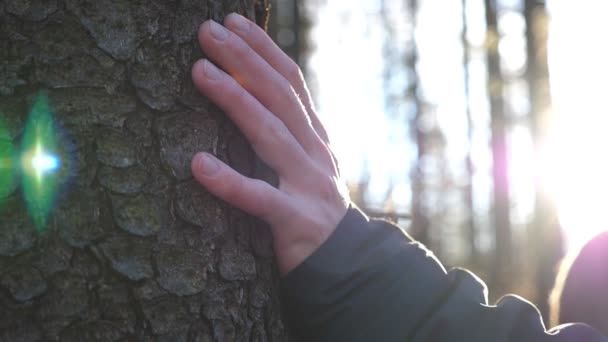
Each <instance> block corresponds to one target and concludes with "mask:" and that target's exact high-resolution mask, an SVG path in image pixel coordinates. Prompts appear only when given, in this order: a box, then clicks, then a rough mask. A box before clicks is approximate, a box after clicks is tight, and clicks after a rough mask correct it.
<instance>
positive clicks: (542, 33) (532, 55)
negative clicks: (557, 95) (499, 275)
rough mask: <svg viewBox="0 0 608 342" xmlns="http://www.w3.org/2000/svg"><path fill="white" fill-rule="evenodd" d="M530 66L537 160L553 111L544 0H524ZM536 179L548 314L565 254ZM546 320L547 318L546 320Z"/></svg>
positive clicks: (540, 280)
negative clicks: (551, 293)
mask: <svg viewBox="0 0 608 342" xmlns="http://www.w3.org/2000/svg"><path fill="white" fill-rule="evenodd" d="M524 13H525V19H526V41H527V56H528V58H527V61H528V65H527V70H526V79H527V82H528V88H529V89H530V90H529V91H530V111H531V117H532V136H533V138H534V146H535V148H536V156H537V158H536V159H537V160H538V159H539V157H541V153H542V146H543V144H544V141H545V139H546V135H547V132H546V130H547V128H548V123H549V115H550V112H551V94H550V87H549V66H548V60H547V50H548V47H547V35H548V30H549V28H548V17H547V12H546V8H545V2H544V1H532V0H526V1H525V8H524ZM536 177H537V178H536V179H535V186H536V191H535V196H536V198H535V208H534V215H535V217H534V222H533V224H532V226H531V227H530V239H529V240H530V241H531V243H532V246H530V248H529V249H530V250H531V251H532V252H533V253H534V254H533V255H532V257H533V258H532V260H536V265H535V266H536V267H535V277H536V287H537V289H538V294H537V298H538V300H537V306H538V308H539V310H540V311H541V313H542V314H543V317H545V319H547V320H548V318H549V304H548V298H549V293H550V291H551V288H552V287H553V283H554V281H555V277H556V265H557V263H558V262H559V259H561V257H562V256H563V246H562V239H561V231H560V226H559V222H558V218H557V209H556V207H555V203H554V201H553V200H552V198H551V196H550V195H549V194H548V193H547V189H546V188H544V187H543V184H542V180H541V179H539V178H538V177H540V172H537V173H536ZM545 323H546V324H547V323H548V321H545Z"/></svg>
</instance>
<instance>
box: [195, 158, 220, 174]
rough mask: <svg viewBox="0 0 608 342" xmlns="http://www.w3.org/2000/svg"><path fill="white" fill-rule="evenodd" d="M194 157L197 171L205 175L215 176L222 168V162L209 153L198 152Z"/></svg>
mask: <svg viewBox="0 0 608 342" xmlns="http://www.w3.org/2000/svg"><path fill="white" fill-rule="evenodd" d="M194 158H195V161H194V163H195V165H196V169H197V171H198V172H200V173H202V174H203V175H205V176H208V177H209V176H213V175H215V174H216V173H217V172H218V171H219V170H220V164H219V163H218V162H217V160H216V159H215V158H214V157H212V156H211V155H209V154H208V153H198V154H197V155H196V156H195V157H194Z"/></svg>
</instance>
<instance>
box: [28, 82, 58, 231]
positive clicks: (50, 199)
mask: <svg viewBox="0 0 608 342" xmlns="http://www.w3.org/2000/svg"><path fill="white" fill-rule="evenodd" d="M57 140H58V135H57V129H56V127H55V124H54V122H53V117H52V113H51V110H50V106H49V103H48V96H47V94H46V92H44V91H42V92H40V93H39V94H38V96H37V97H36V99H35V101H34V104H33V105H32V109H31V110H30V113H29V118H28V122H27V124H26V126H25V131H24V133H23V138H22V141H21V169H22V189H23V198H24V200H25V202H26V204H27V208H28V211H29V213H30V216H31V218H32V220H33V221H34V224H35V225H36V227H37V228H38V230H39V231H41V230H43V229H44V228H45V226H46V223H47V219H48V216H49V213H50V211H51V209H52V207H53V203H54V201H55V198H56V196H57V188H58V177H59V176H58V169H59V166H60V160H59V157H58V141H57Z"/></svg>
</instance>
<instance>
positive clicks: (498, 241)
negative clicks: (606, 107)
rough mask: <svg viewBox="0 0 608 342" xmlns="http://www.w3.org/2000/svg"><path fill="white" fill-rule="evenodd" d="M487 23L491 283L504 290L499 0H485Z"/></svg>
mask: <svg viewBox="0 0 608 342" xmlns="http://www.w3.org/2000/svg"><path fill="white" fill-rule="evenodd" d="M485 8H486V27H487V33H486V34H487V38H486V39H487V41H486V46H487V63H488V66H487V67H488V92H489V97H490V112H491V113H490V115H491V126H492V127H491V130H492V165H493V168H492V175H493V179H494V229H495V236H494V238H495V252H494V257H495V259H494V264H493V266H492V276H491V283H492V284H493V285H494V287H495V288H496V289H497V290H498V291H497V292H502V290H503V289H504V286H506V285H507V284H508V281H509V279H510V274H511V271H512V269H511V268H512V265H511V251H512V247H511V245H512V243H511V220H510V201H509V178H508V156H507V129H506V128H507V119H506V117H505V114H504V103H503V80H502V75H501V70H500V55H499V52H498V42H499V40H500V37H499V33H498V25H497V24H498V23H497V21H498V20H497V13H496V1H495V0H485Z"/></svg>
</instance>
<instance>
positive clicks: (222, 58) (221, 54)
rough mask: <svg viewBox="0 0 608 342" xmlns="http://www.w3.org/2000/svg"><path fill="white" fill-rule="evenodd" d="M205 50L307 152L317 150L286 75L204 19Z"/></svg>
mask: <svg viewBox="0 0 608 342" xmlns="http://www.w3.org/2000/svg"><path fill="white" fill-rule="evenodd" d="M199 41H200V44H201V46H202V47H203V50H205V53H206V54H207V55H208V56H209V57H210V58H211V59H212V60H214V61H216V62H217V63H218V64H219V65H221V66H222V68H223V69H224V70H226V71H227V72H228V73H229V74H231V75H232V76H233V77H234V78H235V79H236V80H238V82H239V83H240V84H241V85H242V86H243V88H245V90H247V91H248V92H249V93H251V94H252V95H253V96H254V97H255V98H256V99H258V101H259V102H260V103H261V104H262V105H263V106H265V107H266V108H268V110H269V111H270V112H272V113H274V114H275V115H276V116H277V117H279V119H280V120H281V121H282V122H283V123H284V124H285V126H287V128H288V129H289V131H290V132H291V133H292V134H293V135H294V137H295V138H296V140H297V141H298V142H299V143H300V144H301V145H302V147H303V148H304V149H305V150H306V151H309V152H311V151H315V150H316V149H318V139H319V138H318V136H317V135H316V134H315V131H314V129H311V128H312V124H311V122H310V119H309V117H308V115H307V114H306V110H305V108H304V107H303V105H302V103H301V102H300V99H299V98H298V96H297V95H296V94H295V91H294V89H293V88H292V86H291V84H290V83H289V81H288V80H287V79H285V77H283V76H282V75H281V74H279V73H278V72H277V71H276V70H275V69H274V68H273V67H272V66H271V65H270V64H268V62H266V61H265V60H264V59H263V58H262V57H261V56H260V55H259V54H257V53H256V52H255V51H253V50H252V48H251V47H250V46H249V45H248V44H247V43H246V42H244V41H243V40H242V39H241V38H240V37H239V36H238V35H236V34H234V33H232V32H231V31H229V30H227V29H226V28H224V27H223V26H222V25H220V24H218V23H216V22H213V21H207V22H205V23H204V24H203V25H201V28H200V30H199Z"/></svg>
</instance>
